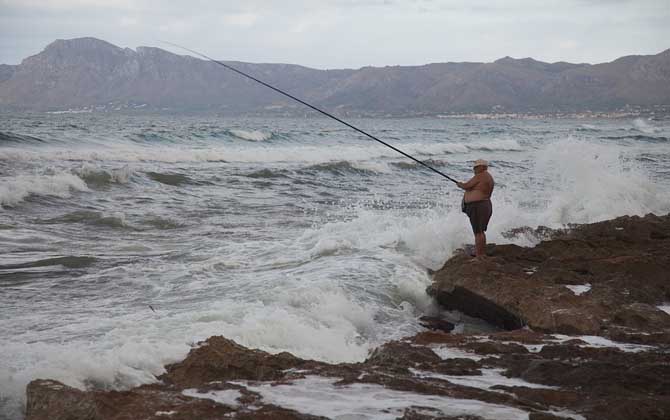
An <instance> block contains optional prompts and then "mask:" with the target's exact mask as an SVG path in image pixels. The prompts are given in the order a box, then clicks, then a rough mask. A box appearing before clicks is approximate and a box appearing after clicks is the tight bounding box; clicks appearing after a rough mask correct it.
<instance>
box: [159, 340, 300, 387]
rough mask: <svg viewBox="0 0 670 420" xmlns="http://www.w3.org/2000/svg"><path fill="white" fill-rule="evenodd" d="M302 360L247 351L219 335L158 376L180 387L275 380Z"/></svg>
mask: <svg viewBox="0 0 670 420" xmlns="http://www.w3.org/2000/svg"><path fill="white" fill-rule="evenodd" d="M302 364H305V361H304V360H302V359H298V358H297V357H295V356H293V355H292V354H290V353H286V352H284V353H279V354H270V353H267V352H264V351H261V350H250V349H248V348H246V347H244V346H241V345H239V344H237V343H235V342H234V341H232V340H228V339H227V338H224V337H221V336H214V337H210V338H209V339H207V341H205V342H203V343H199V346H198V347H196V348H194V349H193V350H191V351H190V352H189V354H188V357H187V358H186V360H184V361H182V362H180V363H175V364H173V365H168V366H167V367H166V369H167V373H166V374H164V375H162V376H161V377H160V379H161V380H163V381H165V382H166V383H170V384H175V385H179V386H182V387H188V386H198V385H199V384H203V383H207V382H212V381H223V380H233V379H248V380H254V381H267V380H277V379H280V378H282V377H284V371H285V370H286V369H290V368H297V367H300V366H301V365H302Z"/></svg>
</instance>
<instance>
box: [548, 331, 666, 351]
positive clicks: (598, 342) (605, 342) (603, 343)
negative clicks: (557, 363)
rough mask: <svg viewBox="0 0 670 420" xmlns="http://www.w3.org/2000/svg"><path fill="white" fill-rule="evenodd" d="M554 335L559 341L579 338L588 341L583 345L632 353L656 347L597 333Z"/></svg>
mask: <svg viewBox="0 0 670 420" xmlns="http://www.w3.org/2000/svg"><path fill="white" fill-rule="evenodd" d="M553 337H554V338H555V341H556V342H559V343H562V342H565V341H568V340H574V339H577V340H582V341H584V342H586V344H584V345H582V346H583V347H613V348H617V349H619V350H621V351H625V352H631V353H637V352H641V351H649V350H652V349H654V346H647V345H643V344H632V343H619V342H616V341H612V340H610V339H608V338H605V337H600V336H597V335H580V336H569V335H563V334H554V335H553Z"/></svg>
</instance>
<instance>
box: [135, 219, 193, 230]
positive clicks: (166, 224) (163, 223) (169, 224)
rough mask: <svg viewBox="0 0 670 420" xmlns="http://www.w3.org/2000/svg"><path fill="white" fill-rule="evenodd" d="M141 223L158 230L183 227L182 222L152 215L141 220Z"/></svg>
mask: <svg viewBox="0 0 670 420" xmlns="http://www.w3.org/2000/svg"><path fill="white" fill-rule="evenodd" d="M142 224H144V225H148V226H151V227H153V228H156V229H160V230H169V229H179V228H181V227H184V223H182V222H180V221H178V220H174V219H170V218H166V217H160V216H153V217H149V218H146V219H144V220H142Z"/></svg>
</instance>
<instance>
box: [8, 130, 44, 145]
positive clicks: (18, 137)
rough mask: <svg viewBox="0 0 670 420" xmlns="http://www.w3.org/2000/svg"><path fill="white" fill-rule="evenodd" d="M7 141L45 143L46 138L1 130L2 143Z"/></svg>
mask: <svg viewBox="0 0 670 420" xmlns="http://www.w3.org/2000/svg"><path fill="white" fill-rule="evenodd" d="M3 142H6V143H43V142H44V140H42V139H40V138H37V137H33V136H27V135H25V134H16V133H11V132H3V131H0V144H1V143H3Z"/></svg>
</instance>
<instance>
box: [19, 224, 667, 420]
mask: <svg viewBox="0 0 670 420" xmlns="http://www.w3.org/2000/svg"><path fill="white" fill-rule="evenodd" d="M517 233H518V234H529V233H531V234H532V233H534V234H536V235H538V237H540V236H542V237H544V238H548V239H547V240H543V241H542V242H540V243H539V244H538V245H537V246H535V247H532V248H522V247H518V246H515V245H499V246H495V245H494V246H491V247H489V250H490V252H491V256H490V257H489V258H488V260H486V261H484V262H471V260H470V259H469V258H467V257H466V256H465V255H464V254H462V253H458V252H457V253H456V254H455V255H454V256H452V257H451V258H449V260H448V261H447V262H446V263H445V265H444V266H443V267H442V268H441V269H440V270H438V271H437V272H436V273H435V274H434V279H433V280H434V282H433V285H432V286H431V287H430V288H429V290H430V291H429V293H430V294H432V295H433V296H434V297H435V298H436V299H437V300H438V302H440V303H441V305H442V307H444V308H445V309H458V310H460V311H462V312H464V313H466V314H467V315H472V316H478V317H480V318H483V319H485V320H487V321H488V322H490V323H493V324H497V325H498V326H499V327H501V329H502V331H500V332H495V333H490V334H481V333H480V334H452V333H449V332H445V331H429V330H427V331H424V332H421V333H419V334H417V335H415V336H412V337H408V338H405V339H402V340H397V341H391V342H389V343H386V344H384V345H382V346H380V347H378V348H377V349H375V350H374V351H372V352H371V353H370V354H369V356H368V358H367V359H366V360H365V361H364V362H361V363H339V364H328V363H324V362H317V361H313V360H304V359H300V358H298V357H295V356H293V355H291V354H290V353H286V352H283V353H279V354H269V353H266V352H264V351H260V350H251V349H247V348H245V347H243V346H240V345H238V344H236V343H234V342H233V341H231V340H228V339H226V338H224V337H220V336H218V337H216V336H215V337H210V338H209V339H208V340H206V341H204V342H201V343H198V344H197V345H196V346H194V347H193V348H192V350H191V351H190V353H189V355H188V356H187V357H186V359H184V360H183V361H182V362H179V363H175V364H172V365H168V366H166V367H165V373H164V374H163V375H161V376H159V377H158V378H157V382H156V383H153V384H149V385H143V386H140V387H136V388H133V389H131V390H127V391H105V390H89V391H81V390H77V389H74V388H71V387H68V386H66V385H65V384H62V383H59V382H56V381H51V380H47V379H37V380H34V381H32V382H31V383H30V384H29V385H28V387H27V411H26V419H27V420H41V419H55V418H68V419H100V420H102V419H120V418H147V419H166V418H169V419H192V418H202V419H206V418H212V419H213V418H224V417H225V418H240V419H252V418H267V419H274V418H282V419H313V418H323V417H327V418H332V417H335V416H338V415H345V414H357V415H361V416H362V415H366V416H368V417H367V418H380V419H381V418H403V419H406V420H411V419H417V420H419V419H421V420H424V419H431V418H441V419H449V418H457V417H458V418H463V417H462V416H466V417H465V418H467V419H532V420H548V419H556V418H573V419H627V418H632V417H635V418H639V419H645V418H649V419H651V418H663V417H664V416H667V415H668V413H670V393H669V392H668V389H670V365H669V364H668V362H667V352H668V351H669V349H670V314H668V313H667V311H668V310H667V309H665V308H666V306H665V305H667V302H669V301H670V278H668V276H670V274H668V273H670V215H665V216H654V215H647V216H645V217H637V216H632V217H629V216H624V217H620V218H617V219H613V220H608V221H604V222H599V223H594V224H588V225H581V226H575V227H572V228H571V229H569V230H555V231H548V230H547V229H538V230H535V231H533V232H528V231H522V230H520V231H519V232H517ZM510 234H515V232H512V233H510ZM587 285H588V287H587ZM443 329H448V327H447V328H443ZM319 416H322V417H319ZM363 418H365V417H363Z"/></svg>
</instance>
